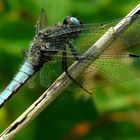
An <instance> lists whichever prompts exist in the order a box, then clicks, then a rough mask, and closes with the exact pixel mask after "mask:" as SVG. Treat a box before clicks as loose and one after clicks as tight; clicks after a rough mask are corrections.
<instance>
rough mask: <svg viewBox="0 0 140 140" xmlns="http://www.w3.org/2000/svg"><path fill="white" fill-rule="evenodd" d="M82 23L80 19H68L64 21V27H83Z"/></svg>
mask: <svg viewBox="0 0 140 140" xmlns="http://www.w3.org/2000/svg"><path fill="white" fill-rule="evenodd" d="M82 24H83V23H82V22H81V21H80V20H79V19H78V18H75V17H70V16H68V17H66V18H65V19H64V21H63V25H64V26H70V27H71V26H72V27H81V26H82Z"/></svg>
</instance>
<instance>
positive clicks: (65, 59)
mask: <svg viewBox="0 0 140 140" xmlns="http://www.w3.org/2000/svg"><path fill="white" fill-rule="evenodd" d="M62 70H63V71H65V72H66V74H67V76H68V77H69V78H70V79H71V80H72V81H73V82H74V83H75V84H76V85H78V86H79V87H80V88H82V89H83V90H84V91H86V92H87V93H89V94H92V93H90V92H89V91H88V90H86V89H85V88H84V87H83V86H82V85H80V84H79V83H78V82H77V81H76V80H75V79H73V77H72V76H71V75H70V74H69V72H68V69H67V50H66V46H65V47H64V49H63V52H62Z"/></svg>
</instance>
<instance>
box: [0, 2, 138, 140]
mask: <svg viewBox="0 0 140 140" xmlns="http://www.w3.org/2000/svg"><path fill="white" fill-rule="evenodd" d="M138 2H139V1H138V0H133V1H127V0H123V1H122V0H118V1H115V0H104V1H101V0H86V1H85V0H59V1H58V0H36V1H33V0H14V1H11V0H0V89H1V91H2V90H3V89H4V88H5V87H6V86H7V84H8V83H9V81H10V80H11V79H12V78H13V76H14V74H15V73H16V72H17V70H18V68H19V66H20V65H21V64H22V62H23V56H22V53H21V50H23V49H26V48H28V46H29V42H30V41H31V40H32V38H33V37H34V34H35V28H34V24H35V22H36V20H37V18H38V16H39V13H40V9H41V8H42V7H43V8H44V9H45V10H46V12H47V18H48V25H53V24H55V23H57V22H58V21H63V19H64V17H65V16H67V15H73V16H77V17H79V18H80V19H82V20H83V21H84V22H85V23H91V22H104V21H107V20H112V19H116V18H120V17H123V16H125V15H126V14H127V13H128V12H129V11H130V10H131V9H132V8H134V6H135V5H136V4H138ZM38 83H39V81H38V79H37V80H36V84H37V86H36V87H35V88H34V89H29V88H28V86H27V85H25V86H24V87H23V88H22V89H21V90H20V91H19V92H18V93H17V95H16V96H14V97H13V98H12V99H11V100H10V101H9V102H7V104H6V105H5V106H4V107H3V108H2V109H1V110H0V130H1V132H2V131H3V130H4V128H6V127H7V126H8V125H9V124H10V123H11V122H12V121H13V120H15V119H16V118H17V116H18V115H19V114H21V113H22V112H23V111H24V110H25V109H26V108H27V107H28V106H29V105H30V104H31V103H33V101H35V99H37V97H39V96H40V95H41V93H43V91H44V90H45V88H42V87H41V86H39V84H38ZM64 93H65V94H63V95H61V96H60V97H59V98H58V99H56V100H55V102H53V104H51V105H50V106H49V107H48V108H47V109H46V110H45V111H44V112H43V113H41V114H40V115H39V116H38V117H37V118H36V119H35V121H33V122H32V123H31V124H30V125H29V126H28V127H27V128H25V129H24V130H23V131H22V132H21V133H20V134H19V135H18V136H17V137H16V138H15V139H17V140H18V139H20V140H24V139H30V140H32V139H33V140H35V139H42V140H43V139H48V140H58V139H61V140H62V139H63V140H64V139H67V140H93V139H95V140H96V139H113V140H114V139H127V140H129V139H131V140H137V139H139V138H140V134H139V133H140V119H139V116H140V111H139V109H140V107H139V105H140V94H139V93H140V88H139V80H138V79H137V80H133V81H128V82H125V83H123V84H117V85H114V86H112V87H107V88H104V89H100V90H98V91H97V92H96V94H95V95H93V96H90V95H87V94H82V93H73V94H72V93H70V92H68V91H65V92H64Z"/></svg>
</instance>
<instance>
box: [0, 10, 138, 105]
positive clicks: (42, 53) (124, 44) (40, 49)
mask: <svg viewBox="0 0 140 140" xmlns="http://www.w3.org/2000/svg"><path fill="white" fill-rule="evenodd" d="M119 21H120V20H115V21H111V22H107V23H104V24H83V23H82V22H81V21H80V20H79V19H78V18H75V17H66V18H65V19H64V21H63V24H58V25H55V26H53V27H47V24H46V15H45V12H44V10H42V11H41V15H40V17H39V20H38V22H37V27H36V35H35V37H34V39H33V41H32V43H31V44H30V47H29V49H28V51H26V53H25V54H26V55H25V61H24V63H23V65H22V66H21V68H20V69H19V71H18V73H17V74H16V76H15V77H14V78H13V80H12V81H11V83H10V84H9V85H8V86H7V87H6V88H5V90H4V91H2V92H1V93H0V106H2V105H3V104H4V103H5V101H7V100H8V99H9V98H10V97H11V96H12V95H13V94H14V93H16V92H17V91H18V89H19V88H20V87H22V85H23V84H24V83H25V82H26V81H28V79H29V78H31V77H32V76H33V75H34V74H35V73H37V72H38V71H40V70H41V68H42V67H50V68H51V66H49V62H50V61H53V60H54V59H55V61H57V60H58V59H59V58H61V59H62V70H63V71H65V72H66V74H67V76H68V77H69V78H70V79H71V80H73V81H74V83H76V84H77V85H79V86H80V87H81V89H83V90H85V91H87V92H89V93H92V92H93V91H94V89H96V88H101V87H104V86H107V85H111V84H113V83H117V82H121V81H124V80H129V79H132V78H137V76H138V75H139V68H140V65H139V64H140V61H139V59H140V56H139V53H140V52H139V47H140V46H139V45H140V19H139V18H138V19H137V20H136V21H135V22H134V23H133V24H132V25H131V26H130V27H129V28H128V29H127V31H126V32H124V34H122V35H121V36H120V37H119V38H118V39H117V40H116V41H114V42H113V43H112V45H111V46H110V47H109V48H108V49H107V50H105V51H104V53H103V54H102V55H101V56H100V57H99V58H98V59H97V60H96V61H94V62H93V63H92V64H91V65H89V67H88V68H87V69H86V70H85V71H84V72H83V74H82V76H81V77H80V78H79V79H74V78H73V77H71V75H70V74H69V71H68V70H67V63H71V62H72V61H74V60H77V61H86V60H87V59H90V58H84V57H83V56H82V54H83V53H84V52H85V51H86V50H87V49H88V48H89V47H90V46H91V45H92V44H93V43H94V42H95V41H96V40H97V39H98V38H99V37H101V36H102V35H103V33H105V32H106V31H107V30H108V29H109V28H110V27H112V26H114V25H116V24H117V23H118V22H119ZM81 56H82V57H81ZM44 64H45V65H44ZM59 67H60V66H59ZM52 71H57V70H53V67H52ZM44 73H45V72H44ZM46 73H48V72H47V71H46ZM47 75H51V74H47ZM43 77H44V75H43ZM44 79H47V80H48V81H49V76H48V77H47V76H46V77H45V78H44ZM80 80H81V81H80ZM44 81H45V80H44Z"/></svg>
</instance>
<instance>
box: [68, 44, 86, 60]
mask: <svg viewBox="0 0 140 140" xmlns="http://www.w3.org/2000/svg"><path fill="white" fill-rule="evenodd" d="M69 48H70V49H71V52H72V54H73V56H74V58H75V59H76V60H84V59H86V58H85V57H83V56H81V55H80V54H79V53H78V52H77V50H76V49H75V47H74V46H73V45H72V44H71V43H69Z"/></svg>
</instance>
